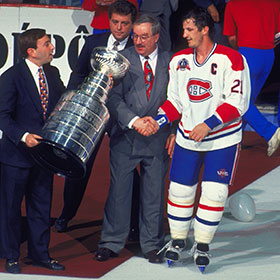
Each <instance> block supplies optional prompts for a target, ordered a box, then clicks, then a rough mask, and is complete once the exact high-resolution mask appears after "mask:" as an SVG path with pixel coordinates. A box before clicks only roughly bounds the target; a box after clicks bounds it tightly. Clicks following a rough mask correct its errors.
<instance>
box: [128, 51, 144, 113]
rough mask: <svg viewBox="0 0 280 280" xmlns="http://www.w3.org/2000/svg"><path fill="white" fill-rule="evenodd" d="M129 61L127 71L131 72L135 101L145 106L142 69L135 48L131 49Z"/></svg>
mask: <svg viewBox="0 0 280 280" xmlns="http://www.w3.org/2000/svg"><path fill="white" fill-rule="evenodd" d="M130 63H131V65H130V71H129V72H130V74H131V79H132V84H134V86H135V89H136V99H137V101H136V102H137V103H139V104H141V105H144V106H147V103H148V99H147V93H146V87H145V77H144V71H143V69H142V64H141V61H140V58H139V55H138V53H137V52H136V51H135V50H133V51H132V56H131V59H130ZM141 113H142V112H141Z"/></svg>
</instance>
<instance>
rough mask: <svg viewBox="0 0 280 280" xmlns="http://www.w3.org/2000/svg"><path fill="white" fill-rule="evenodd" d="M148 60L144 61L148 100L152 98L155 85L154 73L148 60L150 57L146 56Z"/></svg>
mask: <svg viewBox="0 0 280 280" xmlns="http://www.w3.org/2000/svg"><path fill="white" fill-rule="evenodd" d="M145 59H146V61H145V63H144V73H145V84H146V92H147V97H148V100H149V99H150V93H151V90H152V87H153V81H154V75H153V70H152V68H151V65H150V64H149V62H148V59H149V57H148V56H146V57H145Z"/></svg>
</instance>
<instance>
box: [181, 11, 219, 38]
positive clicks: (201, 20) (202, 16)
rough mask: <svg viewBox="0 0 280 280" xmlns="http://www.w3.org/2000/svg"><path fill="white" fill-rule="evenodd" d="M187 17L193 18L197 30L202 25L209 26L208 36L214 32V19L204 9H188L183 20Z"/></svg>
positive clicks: (200, 28)
mask: <svg viewBox="0 0 280 280" xmlns="http://www.w3.org/2000/svg"><path fill="white" fill-rule="evenodd" d="M187 19H193V20H194V23H195V25H196V26H197V28H198V30H199V31H201V30H202V28H203V27H205V26H208V27H209V36H210V37H211V36H212V35H213V33H214V21H213V19H212V17H211V16H210V14H209V13H208V11H207V10H206V9H203V8H200V7H196V8H194V9H192V10H190V11H189V12H188V13H187V14H186V15H185V16H184V17H183V22H184V21H185V20H187Z"/></svg>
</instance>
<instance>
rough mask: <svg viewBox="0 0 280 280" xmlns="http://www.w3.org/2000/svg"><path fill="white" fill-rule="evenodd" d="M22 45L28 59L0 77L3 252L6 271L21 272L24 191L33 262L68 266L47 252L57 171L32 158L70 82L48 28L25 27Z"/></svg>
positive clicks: (20, 40) (21, 39)
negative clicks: (56, 57)
mask: <svg viewBox="0 0 280 280" xmlns="http://www.w3.org/2000/svg"><path fill="white" fill-rule="evenodd" d="M18 45H19V50H20V53H21V55H22V57H23V58H24V59H23V60H21V61H20V62H19V63H18V64H16V65H14V66H12V67H11V68H9V69H8V70H7V71H6V72H5V73H4V74H3V75H2V76H1V77H0V89H1V91H0V129H1V130H2V131H3V138H2V140H1V154H0V161H1V194H0V215H1V216H0V228H1V232H0V234H1V236H0V237H1V238H0V242H1V252H0V256H1V257H2V258H5V259H6V266H5V267H6V270H7V272H10V273H20V271H21V269H20V265H19V262H18V259H19V256H20V243H21V204H22V201H23V198H24V196H25V205H26V216H27V222H28V235H27V240H28V257H29V258H30V259H31V260H32V264H33V265H34V266H41V267H45V268H48V269H52V270H64V269H65V268H64V266H63V265H61V264H59V263H58V262H57V261H56V260H54V259H52V258H51V257H50V255H49V252H48V247H49V241H50V210H51V198H52V186H53V174H52V173H50V172H49V171H46V170H44V169H42V168H41V167H39V166H38V165H37V164H36V163H35V162H34V161H33V159H32V156H31V150H32V147H34V146H36V145H38V143H39V141H40V139H41V136H40V132H41V129H42V127H43V125H44V123H45V120H46V119H47V118H48V116H49V114H50V113H51V112H52V110H53V109H54V107H55V105H56V103H57V101H58V99H59V98H60V96H61V94H62V93H63V91H64V90H65V88H64V85H63V82H62V81H61V79H60V75H59V71H58V69H57V68H55V67H53V66H51V65H50V64H49V63H50V62H51V60H52V58H53V50H54V46H53V45H52V43H51V41H50V38H49V37H48V36H47V35H46V32H45V30H43V29H30V30H27V31H25V32H24V33H22V34H21V35H20V36H19V38H18ZM41 95H44V99H43V98H41Z"/></svg>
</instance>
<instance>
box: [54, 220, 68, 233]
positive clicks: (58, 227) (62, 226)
mask: <svg viewBox="0 0 280 280" xmlns="http://www.w3.org/2000/svg"><path fill="white" fill-rule="evenodd" d="M68 223H69V220H68V219H66V218H61V217H59V218H57V219H56V220H55V222H54V228H55V231H56V232H65V231H67V225H68Z"/></svg>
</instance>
